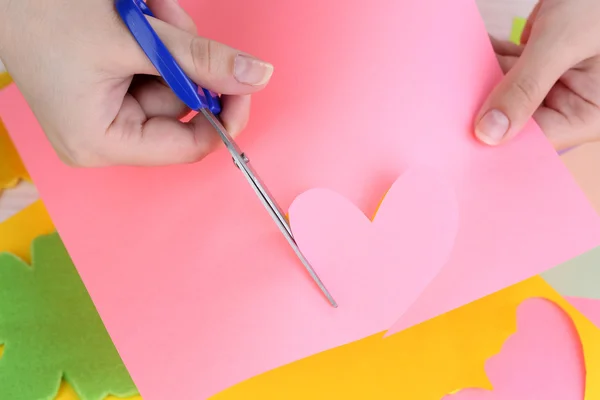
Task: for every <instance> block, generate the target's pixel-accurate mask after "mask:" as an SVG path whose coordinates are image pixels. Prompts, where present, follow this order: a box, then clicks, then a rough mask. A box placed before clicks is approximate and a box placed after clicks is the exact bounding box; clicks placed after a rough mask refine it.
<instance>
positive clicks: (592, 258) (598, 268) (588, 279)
mask: <svg viewBox="0 0 600 400" xmlns="http://www.w3.org/2000/svg"><path fill="white" fill-rule="evenodd" d="M542 277H543V278H544V279H545V280H546V281H547V282H548V283H549V284H550V285H551V286H552V287H553V288H554V289H556V291H557V292H559V293H560V294H561V295H563V296H566V297H584V298H589V299H600V247H596V248H595V249H594V250H592V251H588V252H587V253H585V254H582V255H581V256H579V257H576V258H574V259H572V260H570V261H568V262H566V263H564V264H561V265H560V266H558V267H556V268H554V269H552V270H550V271H548V272H546V273H544V274H542Z"/></svg>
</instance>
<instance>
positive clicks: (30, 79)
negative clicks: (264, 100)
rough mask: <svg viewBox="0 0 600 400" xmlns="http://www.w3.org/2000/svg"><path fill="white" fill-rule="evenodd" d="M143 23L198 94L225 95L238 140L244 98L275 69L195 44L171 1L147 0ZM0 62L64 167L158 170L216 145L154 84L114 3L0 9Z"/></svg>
mask: <svg viewBox="0 0 600 400" xmlns="http://www.w3.org/2000/svg"><path fill="white" fill-rule="evenodd" d="M148 5H149V6H150V8H151V9H152V11H153V13H154V14H155V15H156V17H157V18H158V19H153V18H150V22H151V24H152V26H153V27H154V29H155V30H156V31H157V33H158V35H159V36H160V37H161V39H162V40H163V42H164V43H165V45H166V46H167V47H168V48H169V50H170V51H171V53H172V54H173V56H174V57H175V59H176V60H177V61H178V63H179V64H180V65H181V67H182V68H183V70H184V71H185V72H186V73H187V74H188V76H190V78H191V79H192V80H193V81H195V82H196V83H198V84H199V85H200V86H203V87H206V88H207V89H209V90H212V91H215V92H217V93H222V94H223V95H224V96H223V97H222V106H223V111H222V114H221V118H222V120H223V124H224V125H225V127H226V128H227V129H228V130H229V132H230V133H231V134H232V136H235V135H237V134H238V133H240V131H242V130H243V129H244V127H245V125H246V123H247V120H248V116H249V111H250V95H251V94H252V93H254V92H256V91H258V90H261V89H263V88H264V87H265V85H266V84H267V83H268V81H269V79H270V77H271V75H272V73H273V66H272V65H271V64H269V63H267V62H264V61H261V60H258V59H256V58H254V57H251V56H249V55H247V54H245V53H242V52H240V51H237V50H235V49H232V48H230V47H228V46H225V45H223V44H220V43H216V42H214V41H211V40H209V39H206V38H202V37H199V36H197V33H196V26H195V24H194V22H193V21H192V19H191V18H190V17H189V16H188V15H187V14H186V12H185V11H184V10H183V9H182V8H181V7H180V6H179V5H178V4H177V2H176V0H148ZM0 58H1V59H2V60H3V62H4V64H5V65H6V67H7V69H8V71H9V72H10V74H11V76H12V78H13V80H14V82H15V83H16V84H17V86H18V87H19V89H20V91H21V92H22V93H23V95H24V97H25V99H26V100H27V102H28V103H29V105H30V107H31V109H32V110H33V112H34V113H35V115H36V117H37V119H38V121H39V122H40V124H41V126H42V128H43V129H44V131H45V133H46V135H47V137H48V139H49V141H50V142H51V144H52V146H53V147H54V149H55V150H56V152H57V153H58V155H59V157H60V158H61V159H62V160H63V161H64V162H66V163H67V164H70V165H73V166H81V167H100V166H108V165H165V164H175V163H189V162H195V161H198V160H200V159H202V158H203V157H204V156H206V155H207V154H208V153H209V152H210V151H211V150H213V149H214V148H215V146H217V145H218V144H219V137H218V135H217V134H216V132H214V130H213V129H212V127H211V126H210V125H209V124H208V122H207V121H206V120H205V118H203V117H202V116H201V115H199V116H196V117H194V118H193V119H192V120H191V121H190V122H189V123H182V122H180V121H179V119H180V118H182V117H183V116H185V115H186V114H187V113H189V109H187V108H186V107H185V105H184V104H183V103H182V102H181V101H179V100H178V99H177V97H176V96H175V94H174V93H173V92H172V91H171V90H170V89H169V88H168V87H167V86H166V85H165V83H164V82H163V81H162V80H160V79H159V78H157V76H156V75H158V73H157V71H156V70H155V69H154V67H153V66H152V64H151V63H150V61H149V60H148V59H147V57H146V55H145V54H144V53H143V52H142V50H141V48H140V47H139V45H138V44H137V42H136V41H135V40H134V38H133V37H132V35H131V34H130V32H129V31H128V30H127V28H126V27H125V26H124V25H123V23H122V22H121V20H120V18H119V17H118V14H117V13H116V11H115V9H114V5H113V1H112V0H84V1H74V0H18V1H12V0H0Z"/></svg>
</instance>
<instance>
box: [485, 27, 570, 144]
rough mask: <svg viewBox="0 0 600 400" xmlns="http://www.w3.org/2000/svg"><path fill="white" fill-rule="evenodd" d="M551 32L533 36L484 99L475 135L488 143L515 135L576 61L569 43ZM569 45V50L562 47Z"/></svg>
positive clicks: (501, 141)
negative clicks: (534, 37) (534, 38)
mask: <svg viewBox="0 0 600 400" xmlns="http://www.w3.org/2000/svg"><path fill="white" fill-rule="evenodd" d="M532 39H533V37H532ZM550 39H551V38H550V37H549V36H542V37H540V38H537V39H536V40H530V42H529V43H528V44H527V45H526V46H525V49H524V50H523V53H522V54H521V56H520V57H519V59H518V60H517V62H516V63H515V65H514V66H513V67H512V69H511V70H510V71H509V72H508V73H507V75H506V76H505V77H504V78H503V79H502V81H501V82H500V83H499V84H498V85H497V86H496V87H495V88H494V90H493V91H492V93H491V94H490V96H489V97H488V98H487V100H486V101H485V102H484V104H483V107H482V108H481V110H480V111H479V113H478V115H477V117H476V122H475V135H476V136H477V138H478V139H479V140H481V141H482V142H484V143H486V144H488V145H497V144H500V143H503V142H504V141H506V140H508V139H510V138H512V137H514V136H515V135H517V133H518V132H519V131H520V130H521V129H522V128H523V126H524V125H525V124H526V123H527V121H528V120H529V119H530V118H531V117H532V115H533V113H534V112H535V111H536V110H537V108H538V107H539V106H540V105H541V104H542V102H543V101H544V98H545V97H546V95H547V94H548V92H549V91H550V89H552V87H553V86H554V84H555V83H556V82H557V81H558V80H559V78H560V77H561V75H563V74H564V73H565V72H566V71H567V70H568V69H569V68H570V66H571V65H573V63H571V60H570V59H569V57H565V54H568V53H570V51H568V50H567V49H568V47H564V46H561V45H559V44H558V43H557V42H556V41H555V40H553V39H552V40H550ZM561 48H562V49H565V50H567V51H561Z"/></svg>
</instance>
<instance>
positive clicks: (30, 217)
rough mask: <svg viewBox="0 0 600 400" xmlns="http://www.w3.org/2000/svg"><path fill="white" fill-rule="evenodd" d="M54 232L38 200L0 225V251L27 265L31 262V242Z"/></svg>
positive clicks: (48, 217) (50, 221)
mask: <svg viewBox="0 0 600 400" xmlns="http://www.w3.org/2000/svg"><path fill="white" fill-rule="evenodd" d="M51 232H54V225H53V224H52V220H51V219H50V216H49V215H48V212H47V211H46V208H45V207H44V205H43V204H42V202H41V201H40V200H38V201H36V202H35V203H33V204H31V205H30V206H28V207H26V208H25V209H23V210H21V211H20V212H18V213H17V214H15V215H13V216H12V217H10V218H9V219H7V220H6V221H4V222H2V223H0V251H1V252H9V253H13V254H15V255H17V256H18V257H19V258H21V259H22V260H25V261H26V262H27V263H29V262H30V260H31V254H30V248H29V247H30V245H31V241H32V240H33V239H35V238H36V237H38V236H40V235H45V234H48V233H51Z"/></svg>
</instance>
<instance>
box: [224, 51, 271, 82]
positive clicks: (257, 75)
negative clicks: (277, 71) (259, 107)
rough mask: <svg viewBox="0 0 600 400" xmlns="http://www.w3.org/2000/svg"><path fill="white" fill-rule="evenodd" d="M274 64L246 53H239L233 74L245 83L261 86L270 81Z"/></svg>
mask: <svg viewBox="0 0 600 400" xmlns="http://www.w3.org/2000/svg"><path fill="white" fill-rule="evenodd" d="M271 75H273V65H271V64H269V63H268V62H265V61H262V60H259V59H256V58H254V57H251V56H249V55H246V54H238V55H237V56H236V58H235V62H234V66H233V76H234V77H235V79H236V80H237V81H238V82H240V83H243V84H246V85H252V86H259V85H264V84H265V83H267V82H269V79H271Z"/></svg>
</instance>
